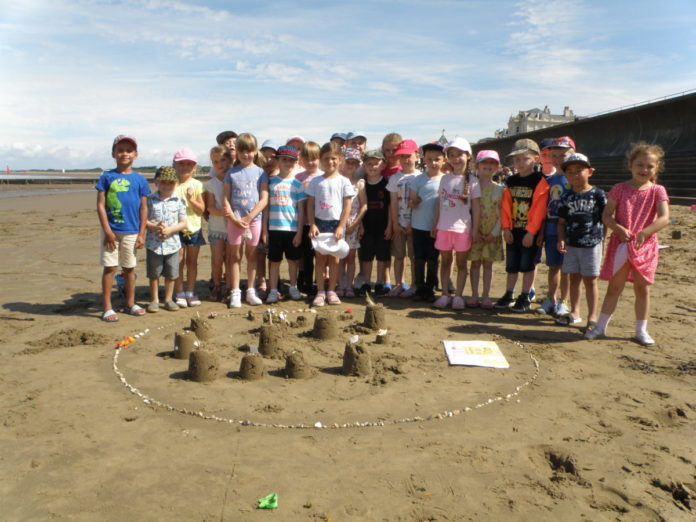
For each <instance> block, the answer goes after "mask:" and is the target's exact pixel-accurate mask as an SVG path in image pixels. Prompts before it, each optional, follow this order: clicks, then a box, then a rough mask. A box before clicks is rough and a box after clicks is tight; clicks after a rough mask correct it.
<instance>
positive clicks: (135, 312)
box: [123, 304, 145, 317]
mask: <svg viewBox="0 0 696 522" xmlns="http://www.w3.org/2000/svg"><path fill="white" fill-rule="evenodd" d="M123 311H124V312H125V313H127V314H128V315H132V316H134V317H142V316H143V315H145V310H143V309H142V308H140V307H139V306H138V305H137V304H134V305H133V306H131V307H130V308H128V307H126V308H124V309H123Z"/></svg>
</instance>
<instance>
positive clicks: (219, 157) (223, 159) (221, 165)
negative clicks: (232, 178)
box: [210, 152, 232, 175]
mask: <svg viewBox="0 0 696 522" xmlns="http://www.w3.org/2000/svg"><path fill="white" fill-rule="evenodd" d="M210 162H211V163H212V164H213V170H214V171H215V173H216V174H217V175H221V174H222V175H224V174H225V172H227V171H228V170H229V169H230V165H231V163H232V162H231V161H230V158H229V157H227V156H225V155H224V154H220V153H216V152H214V153H213V154H211V155H210Z"/></svg>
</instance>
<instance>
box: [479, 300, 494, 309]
mask: <svg viewBox="0 0 696 522" xmlns="http://www.w3.org/2000/svg"><path fill="white" fill-rule="evenodd" d="M494 306H495V304H494V303H493V301H491V300H490V299H488V298H486V299H482V300H481V308H483V309H484V310H493V307H494Z"/></svg>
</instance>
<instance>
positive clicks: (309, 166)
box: [300, 157, 319, 172]
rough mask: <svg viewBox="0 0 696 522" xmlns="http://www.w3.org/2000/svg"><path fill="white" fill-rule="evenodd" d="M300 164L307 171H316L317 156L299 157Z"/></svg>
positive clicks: (317, 167)
mask: <svg viewBox="0 0 696 522" xmlns="http://www.w3.org/2000/svg"><path fill="white" fill-rule="evenodd" d="M300 164H301V165H302V166H303V167H304V168H305V170H308V171H309V172H316V171H317V170H319V158H312V159H309V158H302V157H301V158H300Z"/></svg>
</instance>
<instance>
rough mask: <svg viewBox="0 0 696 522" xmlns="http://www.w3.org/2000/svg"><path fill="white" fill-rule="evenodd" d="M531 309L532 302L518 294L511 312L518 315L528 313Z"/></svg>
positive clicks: (527, 297)
mask: <svg viewBox="0 0 696 522" xmlns="http://www.w3.org/2000/svg"><path fill="white" fill-rule="evenodd" d="M531 309H532V302H531V301H530V300H529V296H526V295H522V294H520V295H519V296H518V297H517V301H515V304H514V305H512V311H513V312H516V313H518V314H522V313H524V312H529V311H530V310H531Z"/></svg>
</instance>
